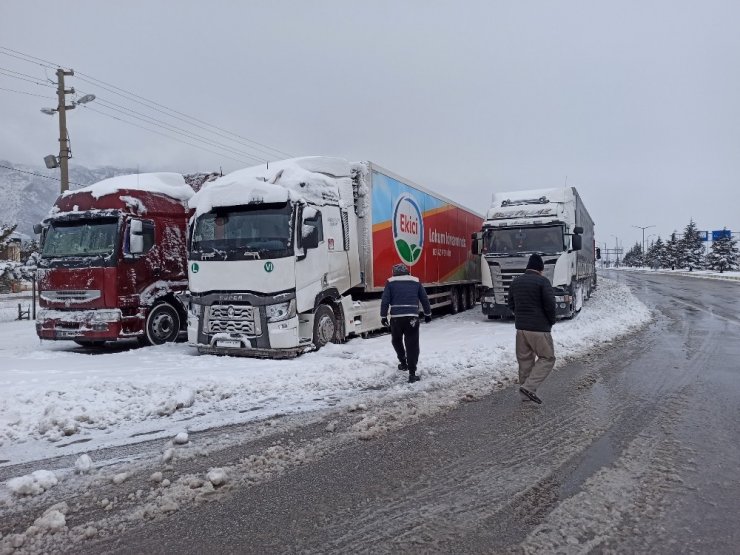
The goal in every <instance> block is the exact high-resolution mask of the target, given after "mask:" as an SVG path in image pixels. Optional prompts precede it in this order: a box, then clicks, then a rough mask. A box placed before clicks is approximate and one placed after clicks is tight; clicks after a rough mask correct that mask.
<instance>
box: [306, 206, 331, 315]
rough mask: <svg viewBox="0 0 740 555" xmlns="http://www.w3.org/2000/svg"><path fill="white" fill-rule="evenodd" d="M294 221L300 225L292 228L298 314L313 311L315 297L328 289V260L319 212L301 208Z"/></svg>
mask: <svg viewBox="0 0 740 555" xmlns="http://www.w3.org/2000/svg"><path fill="white" fill-rule="evenodd" d="M298 221H299V222H300V225H298V226H296V227H297V229H296V235H297V237H296V245H297V246H298V248H297V251H296V266H295V273H296V304H297V308H298V312H305V311H307V310H312V309H313V308H314V302H315V300H316V296H317V295H318V294H319V293H320V292H321V291H323V290H324V289H326V288H327V287H328V284H329V256H328V245H327V241H326V237H325V229H324V225H325V224H324V215H323V214H322V212H321V211H320V210H317V209H315V208H313V207H305V208H304V209H303V210H302V211H301V214H300V215H299V220H298ZM340 230H341V227H340ZM314 234H315V235H314ZM312 240H315V246H314V245H312V244H310V241H312ZM335 248H336V243H335Z"/></svg>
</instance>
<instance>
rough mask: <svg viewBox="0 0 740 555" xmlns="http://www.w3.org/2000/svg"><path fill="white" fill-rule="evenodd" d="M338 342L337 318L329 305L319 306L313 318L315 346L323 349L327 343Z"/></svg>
mask: <svg viewBox="0 0 740 555" xmlns="http://www.w3.org/2000/svg"><path fill="white" fill-rule="evenodd" d="M336 342H337V317H336V315H335V314H334V311H333V310H332V309H331V307H330V306H329V305H325V304H322V305H319V307H318V308H317V309H316V312H315V313H314V316H313V344H314V346H315V347H316V349H317V350H318V349H321V347H323V346H324V345H326V344H327V343H336Z"/></svg>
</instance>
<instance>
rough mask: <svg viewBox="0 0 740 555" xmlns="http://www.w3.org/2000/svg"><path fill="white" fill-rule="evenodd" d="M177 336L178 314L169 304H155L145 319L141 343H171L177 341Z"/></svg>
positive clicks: (178, 326)
mask: <svg viewBox="0 0 740 555" xmlns="http://www.w3.org/2000/svg"><path fill="white" fill-rule="evenodd" d="M179 334H180V314H179V313H178V312H177V309H175V307H174V306H172V305H171V304H170V303H168V302H161V303H157V304H155V305H154V307H153V308H152V309H151V310H150V311H149V314H148V315H147V317H146V323H145V325H144V337H143V338H142V340H141V343H143V344H144V345H162V344H163V343H171V342H173V341H176V340H177V336H178V335H179Z"/></svg>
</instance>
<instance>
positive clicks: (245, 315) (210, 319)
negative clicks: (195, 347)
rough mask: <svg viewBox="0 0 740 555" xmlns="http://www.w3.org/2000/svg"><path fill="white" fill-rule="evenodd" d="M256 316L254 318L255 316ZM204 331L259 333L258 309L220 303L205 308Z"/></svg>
mask: <svg viewBox="0 0 740 555" xmlns="http://www.w3.org/2000/svg"><path fill="white" fill-rule="evenodd" d="M255 316H256V318H255ZM205 324H206V325H205V329H206V333H210V334H213V333H244V334H247V335H260V334H261V333H262V330H261V326H260V323H259V310H258V309H255V308H254V307H253V306H250V305H234V304H229V305H226V304H220V305H213V306H210V307H207V308H206V321H205Z"/></svg>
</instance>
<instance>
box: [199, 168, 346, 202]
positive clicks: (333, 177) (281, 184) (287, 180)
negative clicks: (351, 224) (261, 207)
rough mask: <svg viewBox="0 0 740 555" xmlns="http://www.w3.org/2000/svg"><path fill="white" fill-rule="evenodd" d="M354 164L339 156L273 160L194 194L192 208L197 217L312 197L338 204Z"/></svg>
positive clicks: (233, 174) (219, 180) (310, 198)
mask: <svg viewBox="0 0 740 555" xmlns="http://www.w3.org/2000/svg"><path fill="white" fill-rule="evenodd" d="M351 175H352V165H351V164H350V163H349V162H347V161H346V160H343V159H340V158H328V157H323V156H311V157H305V158H292V159H290V160H282V161H280V162H270V164H269V166H268V165H266V164H262V165H260V166H254V167H251V168H245V169H242V170H237V171H235V172H231V173H229V174H227V175H224V176H223V177H220V178H218V179H216V180H214V181H212V182H210V183H207V184H205V185H204V186H203V188H202V189H201V190H200V191H198V192H197V193H195V195H193V197H192V198H191V199H190V203H189V204H190V208H194V209H195V211H196V213H195V215H196V216H199V215H200V214H205V213H206V212H210V211H211V210H212V209H213V208H218V207H220V206H239V205H244V204H261V203H279V202H288V201H289V200H292V201H299V200H301V199H305V200H310V201H311V202H313V203H315V204H319V205H321V204H327V203H337V202H338V201H339V200H340V195H339V188H340V185H341V184H342V182H343V181H344V182H345V183H349V180H351Z"/></svg>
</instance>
